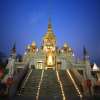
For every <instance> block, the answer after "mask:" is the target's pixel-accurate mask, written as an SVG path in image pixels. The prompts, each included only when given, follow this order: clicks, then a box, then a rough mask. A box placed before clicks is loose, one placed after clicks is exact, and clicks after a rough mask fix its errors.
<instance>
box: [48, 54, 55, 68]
mask: <svg viewBox="0 0 100 100" xmlns="http://www.w3.org/2000/svg"><path fill="white" fill-rule="evenodd" d="M46 69H55V57H54V55H53V54H51V53H50V54H48V55H47V57H46Z"/></svg>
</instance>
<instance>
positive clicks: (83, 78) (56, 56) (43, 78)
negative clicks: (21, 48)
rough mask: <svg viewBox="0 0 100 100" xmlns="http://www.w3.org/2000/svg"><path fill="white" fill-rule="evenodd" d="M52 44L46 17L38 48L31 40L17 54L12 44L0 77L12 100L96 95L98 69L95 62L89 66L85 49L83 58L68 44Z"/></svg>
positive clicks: (67, 99) (80, 99)
mask: <svg viewBox="0 0 100 100" xmlns="http://www.w3.org/2000/svg"><path fill="white" fill-rule="evenodd" d="M56 43H57V40H56V35H55V33H54V32H53V29H52V25H51V21H50V20H49V22H48V29H47V32H46V33H45V34H44V36H43V39H42V43H41V46H40V47H39V48H38V46H37V45H36V43H35V42H34V41H33V42H32V43H31V44H28V45H27V46H26V49H25V53H24V55H23V56H20V55H19V57H18V55H17V53H16V44H14V45H13V47H12V49H11V55H10V57H9V59H8V64H7V66H6V69H5V72H7V74H6V75H5V77H3V78H2V82H3V83H6V84H7V90H9V91H8V95H9V96H11V95H12V97H14V96H15V94H16V97H15V98H16V100H21V99H25V98H27V99H28V100H33V99H34V100H83V99H84V100H88V96H89V97H92V96H95V95H96V94H97V95H98V93H99V94H100V92H98V89H99V88H100V68H99V67H97V65H96V64H94V65H93V66H92V67H91V64H90V58H89V55H88V53H87V50H86V48H85V47H84V48H83V59H78V58H77V57H75V55H74V51H73V49H72V48H71V47H70V46H69V44H68V43H64V44H63V46H62V48H58V47H57V45H56ZM97 87H98V89H97ZM12 100H13V99H12ZM89 100H90V99H89ZM91 100H92V99H91Z"/></svg>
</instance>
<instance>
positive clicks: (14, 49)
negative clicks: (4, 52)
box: [12, 43, 16, 53]
mask: <svg viewBox="0 0 100 100" xmlns="http://www.w3.org/2000/svg"><path fill="white" fill-rule="evenodd" d="M15 52H16V43H14V44H13V48H12V53H15Z"/></svg>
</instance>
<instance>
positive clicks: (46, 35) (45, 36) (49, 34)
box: [43, 18, 56, 40]
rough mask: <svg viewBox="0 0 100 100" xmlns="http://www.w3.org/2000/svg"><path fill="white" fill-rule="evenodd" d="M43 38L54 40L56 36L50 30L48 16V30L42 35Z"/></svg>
mask: <svg viewBox="0 0 100 100" xmlns="http://www.w3.org/2000/svg"><path fill="white" fill-rule="evenodd" d="M43 38H44V39H54V40H56V37H55V35H54V33H53V30H52V25H51V19H50V18H49V22H48V31H47V32H46V34H45V35H44V37H43Z"/></svg>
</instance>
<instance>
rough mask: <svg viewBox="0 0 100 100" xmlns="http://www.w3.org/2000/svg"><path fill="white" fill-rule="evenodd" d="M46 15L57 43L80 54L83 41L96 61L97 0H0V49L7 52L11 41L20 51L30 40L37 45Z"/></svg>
mask: <svg viewBox="0 0 100 100" xmlns="http://www.w3.org/2000/svg"><path fill="white" fill-rule="evenodd" d="M49 16H50V17H51V20H52V26H53V31H54V33H55V35H56V37H57V46H59V47H62V46H63V44H64V42H67V43H68V44H69V45H70V46H71V47H72V48H73V49H74V52H75V54H76V55H77V56H78V57H82V50H83V46H84V45H85V46H86V48H87V50H88V53H89V55H90V58H91V59H92V60H93V61H96V62H97V63H99V62H100V0H0V51H3V52H5V53H6V54H8V53H9V52H10V49H11V48H12V45H13V43H14V42H16V46H17V53H21V54H23V53H24V51H25V47H26V46H27V45H28V44H30V43H31V42H32V41H35V42H36V44H37V46H38V47H39V46H40V45H41V43H42V37H43V35H44V34H45V33H46V32H47V25H48V17H49ZM99 64H100V63H99Z"/></svg>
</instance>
